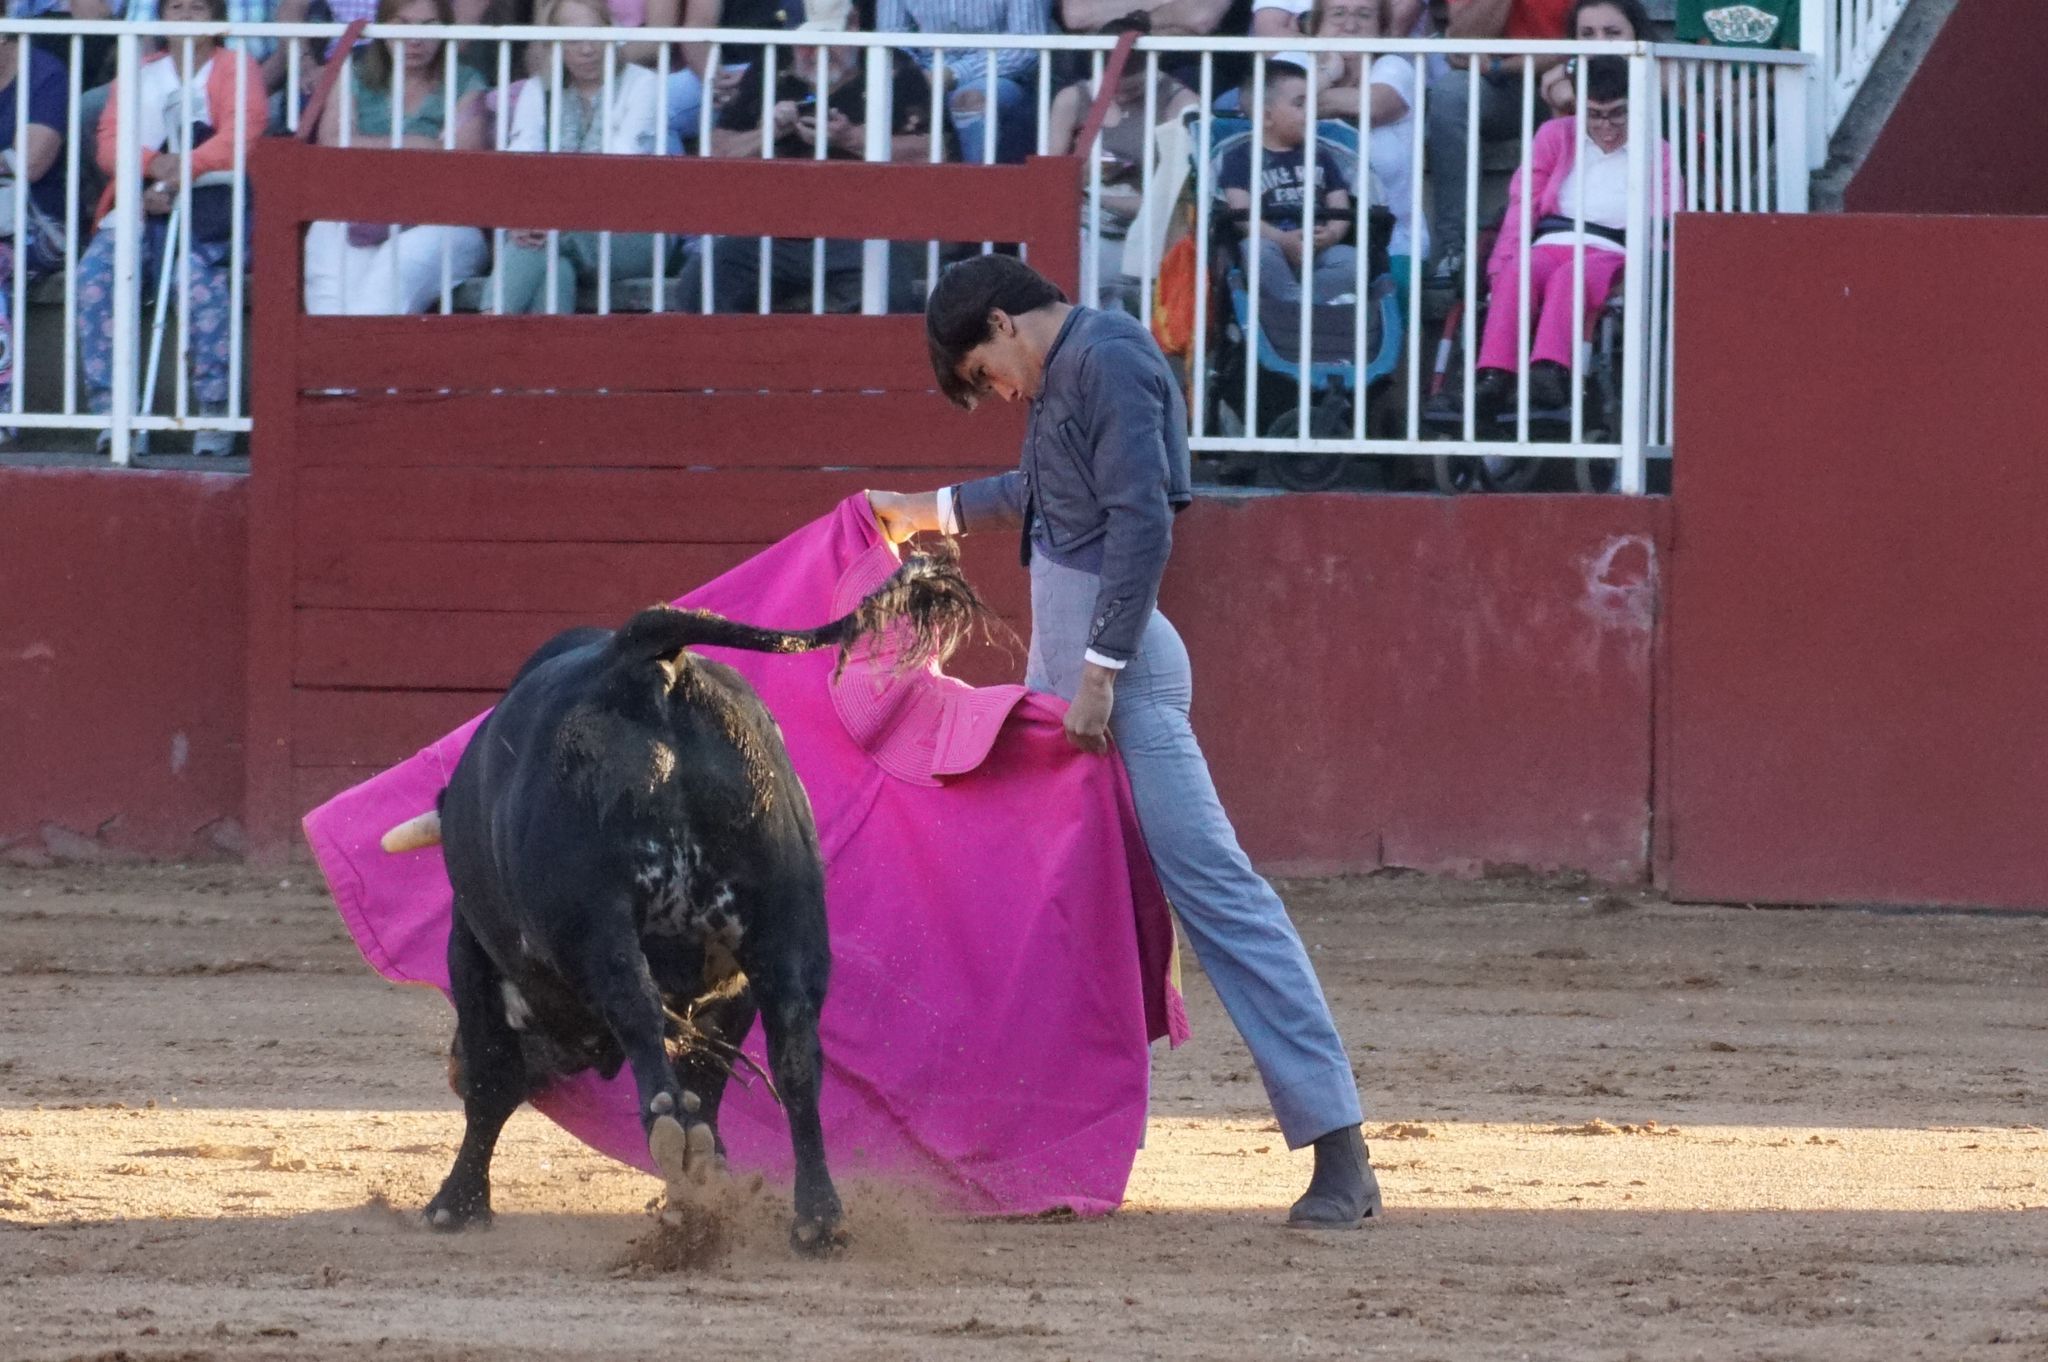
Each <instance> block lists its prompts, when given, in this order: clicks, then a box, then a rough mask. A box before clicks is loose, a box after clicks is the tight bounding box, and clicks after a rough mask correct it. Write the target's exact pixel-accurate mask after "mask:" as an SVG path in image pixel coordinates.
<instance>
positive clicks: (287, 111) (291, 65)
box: [284, 38, 305, 137]
mask: <svg viewBox="0 0 2048 1362" xmlns="http://www.w3.org/2000/svg"><path fill="white" fill-rule="evenodd" d="M304 46H305V44H304V43H302V42H300V41H299V40H298V39H297V38H293V39H291V40H289V41H288V42H286V43H285V45H284V126H285V131H287V132H289V133H291V134H292V135H293V136H294V137H296V136H298V132H299V52H300V49H301V48H303V47H304Z"/></svg>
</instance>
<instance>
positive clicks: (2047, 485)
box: [1666, 6, 2048, 906]
mask: <svg viewBox="0 0 2048 1362" xmlns="http://www.w3.org/2000/svg"><path fill="white" fill-rule="evenodd" d="M1968 8H1969V7H1968V6H1965V7H1964V10H1965V11H1967V9H1968ZM1676 249H1677V251H1678V253H1679V254H1680V256H1681V257H1682V258H1683V259H1684V261H1685V268H1684V269H1682V270H1680V271H1679V272H1678V289H1679V297H1678V300H1677V304H1676V315H1677V317H1678V326H1679V330H1680V334H1679V338H1678V343H1677V354H1678V366H1679V372H1678V388H1677V390H1678V391H1679V392H1680V393H1681V394H1683V397H1682V399H1681V401H1680V404H1679V407H1678V412H1677V416H1678V430H1677V444H1678V449H1679V451H1680V453H1679V459H1678V463H1677V465H1676V485H1675V488H1674V492H1675V503H1676V516H1677V518H1676V524H1675V526H1674V532H1675V540H1676V546H1675V548H1674V551H1673V555H1672V581H1671V590H1670V593H1669V596H1668V597H1667V600H1668V605H1669V612H1670V620H1671V626H1670V633H1669V638H1670V649H1671V676H1672V687H1671V694H1670V708H1669V713H1668V722H1667V727H1668V730H1669V740H1670V757H1669V763H1668V770H1667V772H1666V774H1667V775H1668V778H1669V784H1668V789H1669V792H1670V793H1669V810H1670V818H1669V824H1670V857H1671V859H1670V866H1669V880H1670V885H1671V888H1672V889H1673V891H1674V892H1676V893H1678V894H1680V895H1682V896H1683V897H1686V898H1698V899H1735V900H1743V899H1759V900H1766V901H1771V902H1845V901H1846V902H1856V901H1866V902H1871V901H1875V902H1888V903H1909V904H1965V905H1991V906H2042V905H2048V855H2044V854H2043V845H2044V839H2043V827H2044V811H2048V706H2044V705H2043V703H2042V699H2041V694H2040V691H2041V687H2040V678H2041V677H2042V676H2043V675H2048V605H2044V604H2043V603H2044V602H2048V534H2044V532H2043V521H2044V514H2048V385H2044V384H2042V383H2041V382H2039V381H2038V380H2037V379H2036V378H2034V376H2033V375H2032V373H2031V369H2032V367H2033V366H2032V364H2031V361H2030V360H2029V359H2028V356H2030V355H2032V354H2034V353H2035V351H2036V349H2037V347H2038V346H2039V344H2040V338H2039V329H2040V324H2039V319H2040V318H2041V317H2042V316H2043V315H2044V313H2048V272H2044V271H2043V270H2042V269H2041V267H2040V262H2041V260H2042V259H2043V257H2044V253H2048V221H2043V220H2039V219H2023V218H1898V217H1811V218H1758V217H1734V216H1725V217H1687V218H1684V219H1681V222H1680V225H1679V228H1678V242H1677V246H1676ZM1934 260H1948V261H1963V260H1966V261H1968V262H1969V265H1970V267H1969V268H1968V269H1966V270H1954V269H1948V270H1930V269H1921V268H1913V267H1910V264H1902V262H1927V261H1934Z"/></svg>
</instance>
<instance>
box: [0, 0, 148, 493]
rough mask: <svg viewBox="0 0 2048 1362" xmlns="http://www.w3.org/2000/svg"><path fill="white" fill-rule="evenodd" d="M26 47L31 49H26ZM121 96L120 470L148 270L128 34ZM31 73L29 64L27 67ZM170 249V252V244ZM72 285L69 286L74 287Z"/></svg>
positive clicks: (135, 49) (129, 431)
mask: <svg viewBox="0 0 2048 1362" xmlns="http://www.w3.org/2000/svg"><path fill="white" fill-rule="evenodd" d="M24 46H26V45H25V44H24ZM114 52H115V65H114V72H115V80H116V82H117V83H116V85H115V87H114V88H115V91H116V92H117V97H118V99H119V100H120V103H119V105H118V107H116V108H115V109H114V110H113V111H112V112H113V114H114V118H115V128H116V136H115V140H114V218H113V229H114V308H113V327H114V333H113V335H114V373H113V380H114V391H113V394H112V397H113V404H114V405H113V410H112V412H111V419H112V425H111V427H110V430H111V436H110V443H109V445H108V452H109V453H110V454H111V456H112V458H113V461H114V463H115V464H116V465H126V464H127V462H128V457H129V449H130V446H131V444H132V442H133V440H134V438H135V361H136V359H137V354H138V342H139V341H140V339H141V332H142V326H141V312H142V309H141V306H140V302H141V291H140V285H139V284H138V282H137V281H138V279H139V277H140V274H141V266H142V137H141V134H140V132H139V131H138V125H139V124H140V122H141V119H142V99H141V91H140V89H139V84H140V77H141V74H142V39H141V37H140V36H139V35H138V34H135V33H133V32H127V33H123V34H121V35H120V36H119V37H118V38H116V39H115V40H114ZM22 69H23V70H24V71H25V70H27V62H26V61H24V62H23V63H22ZM165 249H167V250H168V249H169V246H168V243H167V244H166V247H165ZM70 286H71V285H67V287H70Z"/></svg>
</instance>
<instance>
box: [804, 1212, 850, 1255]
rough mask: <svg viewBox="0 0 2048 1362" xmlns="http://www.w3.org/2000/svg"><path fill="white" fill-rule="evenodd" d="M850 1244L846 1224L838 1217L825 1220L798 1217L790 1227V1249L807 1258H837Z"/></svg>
mask: <svg viewBox="0 0 2048 1362" xmlns="http://www.w3.org/2000/svg"><path fill="white" fill-rule="evenodd" d="M849 1242H850V1238H849V1236H848V1235H847V1233H846V1222H845V1221H843V1220H841V1219H840V1218H839V1217H838V1216H836V1215H835V1216H832V1217H830V1218H829V1219H824V1220H813V1219H806V1218H805V1217H803V1216H798V1217H797V1218H796V1221H795V1223H793V1224H791V1225H790V1227H789V1246H790V1248H791V1249H793V1250H795V1251H796V1252H797V1253H799V1254H801V1255H803V1256H804V1257H806V1258H836V1257H838V1256H839V1255H840V1254H841V1253H844V1252H845V1251H846V1246H847V1244H848V1243H849Z"/></svg>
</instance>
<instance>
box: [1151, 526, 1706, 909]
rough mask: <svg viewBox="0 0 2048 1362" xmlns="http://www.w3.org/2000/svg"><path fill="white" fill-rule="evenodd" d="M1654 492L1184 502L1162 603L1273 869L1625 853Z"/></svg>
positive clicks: (1587, 865)
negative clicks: (1189, 660)
mask: <svg viewBox="0 0 2048 1362" xmlns="http://www.w3.org/2000/svg"><path fill="white" fill-rule="evenodd" d="M1668 510H1669V507H1668V504H1667V503H1665V502H1664V501H1662V500H1651V499H1643V498H1620V497H1604V498H1595V497H1556V496H1546V497H1476V498H1459V499H1449V498H1438V497H1358V496H1313V497H1309V496H1294V497H1260V498H1252V499H1231V500H1212V499H1204V500H1202V501H1199V502H1197V503H1196V505H1195V506H1194V507H1193V508H1192V509H1191V510H1190V511H1189V512H1188V513H1187V514H1186V515H1184V516H1183V517H1182V518H1181V520H1180V522H1179V523H1178V524H1177V525H1176V527H1175V532H1174V555H1173V566H1172V568H1171V569H1170V571H1169V573H1168V576H1167V582H1166V589H1165V592H1164V597H1163V599H1164V606H1165V609H1166V610H1167V612H1168V614H1169V616H1170V617H1171V618H1172V619H1173V620H1174V621H1175V623H1176V625H1177V626H1178V627H1179V629H1180V630H1181V632H1182V634H1183V635H1184V636H1185V637H1186V639H1187V642H1188V647H1189V651H1190V653H1191V654H1192V656H1193V659H1194V667H1195V709H1194V720H1195V730H1196V733H1197V735H1198V736H1199V737H1200V738H1201V740H1202V742H1203V744H1204V746H1205V748H1206V749H1207V751H1208V753H1209V756H1210V761H1211V765H1212V767H1213V769H1214V771H1215V774H1216V781H1217V785H1218V787H1219V789H1220V790H1221V792H1222V795H1223V800H1224V804H1225V806H1226V807H1227V808H1228V809H1229V810H1230V812H1231V815H1232V817H1233V819H1234V820H1235V821H1236V823H1237V825H1238V828H1239V831H1240V833H1241V835H1242V837H1243V839H1244V841H1245V844H1246V846H1247V847H1248V848H1249V849H1250V851H1251V853H1252V855H1253V856H1254V858H1256V859H1257V860H1259V862H1260V863H1261V864H1262V865H1263V866H1265V867H1266V868H1268V869H1271V870H1295V871H1304V872H1320V871H1331V870H1358V869H1370V868H1373V867H1375V866H1378V865H1396V866H1410V867H1417V868H1423V869H1431V870H1450V871H1456V872H1461V873H1468V872H1477V871H1480V870H1482V869H1485V868H1488V867H1505V866H1531V867H1546V868H1549V867H1570V868H1575V869H1583V870H1587V871H1590V872H1592V873H1593V874H1595V875H1598V876H1600V877H1602V878H1607V879H1614V880H1627V879H1634V878H1639V877H1641V876H1642V875H1643V874H1644V873H1645V864H1646V860H1647V856H1648V838H1649V831H1650V786H1651V751H1650V747H1651V727H1650V710H1651V689H1652V671H1651V664H1652V652H1653V640H1654V635H1655V630H1656V627H1657V615H1658V609H1657V598H1658V581H1657V578H1658V572H1659V565H1660V561H1661V557H1662V550H1661V545H1662V543H1663V540H1664V534H1665V523H1666V515H1667V512H1668Z"/></svg>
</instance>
